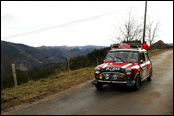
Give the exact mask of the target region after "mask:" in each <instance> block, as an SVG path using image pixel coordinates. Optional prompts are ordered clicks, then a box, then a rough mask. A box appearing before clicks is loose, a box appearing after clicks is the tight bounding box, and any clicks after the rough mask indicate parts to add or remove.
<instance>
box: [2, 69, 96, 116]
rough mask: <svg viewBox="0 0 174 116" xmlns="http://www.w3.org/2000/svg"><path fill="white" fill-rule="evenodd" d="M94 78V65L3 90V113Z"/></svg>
mask: <svg viewBox="0 0 174 116" xmlns="http://www.w3.org/2000/svg"><path fill="white" fill-rule="evenodd" d="M93 78H94V67H87V68H82V69H78V70H74V71H71V72H70V73H68V72H61V73H56V74H53V75H50V76H48V78H45V79H40V80H38V81H29V82H28V83H25V84H22V85H20V86H17V87H14V88H7V89H4V90H1V113H2V111H6V110H7V108H10V107H14V106H17V105H20V104H22V103H29V102H33V101H36V100H38V99H41V98H43V97H44V96H45V95H48V94H52V93H56V92H59V91H62V90H64V89H67V88H70V87H72V86H75V85H78V84H80V83H83V82H85V81H88V80H91V79H93Z"/></svg>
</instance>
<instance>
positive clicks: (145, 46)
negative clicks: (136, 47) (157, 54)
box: [142, 43, 149, 51]
mask: <svg viewBox="0 0 174 116" xmlns="http://www.w3.org/2000/svg"><path fill="white" fill-rule="evenodd" d="M142 48H143V49H145V50H147V51H148V50H149V46H148V44H147V43H144V44H143V45H142Z"/></svg>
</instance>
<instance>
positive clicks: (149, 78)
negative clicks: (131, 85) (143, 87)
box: [147, 69, 152, 81]
mask: <svg viewBox="0 0 174 116" xmlns="http://www.w3.org/2000/svg"><path fill="white" fill-rule="evenodd" d="M151 77H152V69H150V72H149V77H147V81H151Z"/></svg>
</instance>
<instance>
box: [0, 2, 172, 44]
mask: <svg viewBox="0 0 174 116" xmlns="http://www.w3.org/2000/svg"><path fill="white" fill-rule="evenodd" d="M147 4H148V5H147V19H150V20H153V21H154V22H157V21H160V27H159V30H158V36H157V38H156V41H158V40H162V41H163V42H165V43H173V1H148V2H147ZM130 10H131V11H132V14H133V16H134V18H135V19H136V20H137V21H138V23H143V22H144V11H145V1H1V40H4V41H8V42H13V43H21V44H25V45H28V46H33V47H39V46H43V45H44V46H62V45H67V46H84V45H98V46H110V45H111V44H113V41H115V38H116V37H117V36H118V35H119V33H120V32H119V31H118V27H122V26H124V21H125V20H126V19H127V16H128V13H129V12H130Z"/></svg>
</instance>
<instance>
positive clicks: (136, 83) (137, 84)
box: [134, 75, 141, 90]
mask: <svg viewBox="0 0 174 116" xmlns="http://www.w3.org/2000/svg"><path fill="white" fill-rule="evenodd" d="M140 85H141V78H140V76H139V75H138V76H137V77H136V79H135V85H134V90H138V89H139V88H140Z"/></svg>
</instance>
